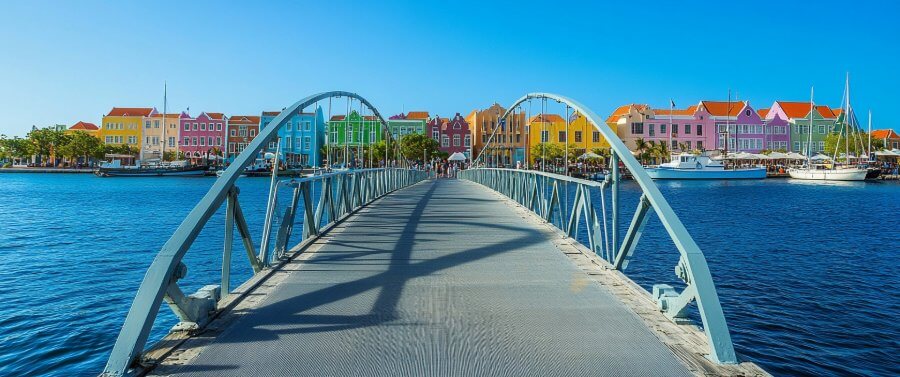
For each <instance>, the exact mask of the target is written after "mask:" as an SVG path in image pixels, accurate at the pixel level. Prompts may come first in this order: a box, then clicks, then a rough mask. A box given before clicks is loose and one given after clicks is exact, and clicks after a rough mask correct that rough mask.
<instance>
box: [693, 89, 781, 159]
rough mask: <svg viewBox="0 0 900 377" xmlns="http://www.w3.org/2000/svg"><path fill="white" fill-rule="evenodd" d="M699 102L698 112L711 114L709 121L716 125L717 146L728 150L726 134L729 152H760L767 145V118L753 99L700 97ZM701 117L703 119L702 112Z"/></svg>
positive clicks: (716, 147)
mask: <svg viewBox="0 0 900 377" xmlns="http://www.w3.org/2000/svg"><path fill="white" fill-rule="evenodd" d="M698 106H699V107H698V112H699V111H705V112H706V113H707V114H708V117H707V118H708V120H709V122H706V124H709V123H710V122H711V123H712V124H714V126H715V135H716V144H715V149H719V150H725V138H726V137H727V138H728V151H729V153H730V152H747V153H759V152H761V151H762V150H764V149H766V140H767V137H766V127H765V121H764V120H763V119H762V117H760V116H759V113H757V112H756V110H754V109H753V107H751V106H750V103H749V102H746V101H733V102H727V101H700V104H699V105H698ZM698 114H699V113H698ZM699 118H701V120H702V116H699ZM726 126H727V127H728V128H727V129H726ZM698 127H699V126H698ZM783 136H787V135H786V134H785V135H783Z"/></svg>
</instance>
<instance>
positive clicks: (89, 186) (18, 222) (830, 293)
mask: <svg viewBox="0 0 900 377" xmlns="http://www.w3.org/2000/svg"><path fill="white" fill-rule="evenodd" d="M213 181H214V180H213V179H209V178H207V179H204V178H171V179H168V178H167V179H160V178H147V179H141V178H132V179H122V178H120V179H100V178H95V177H92V176H88V175H64V174H59V175H54V174H43V175H37V174H36V175H24V174H22V175H19V174H3V175H0V303H2V304H0V375H17V376H18V375H96V373H98V372H99V371H100V370H101V369H102V368H103V365H104V364H105V362H106V358H107V357H108V353H109V350H110V348H111V347H112V344H113V342H114V341H115V337H116V335H117V333H118V330H119V328H120V326H121V324H122V321H123V319H124V316H125V313H126V312H127V310H128V307H129V305H130V303H131V300H132V299H133V297H134V293H135V290H136V289H137V286H138V285H139V283H140V281H141V279H142V277H143V274H144V272H145V271H146V268H147V266H148V265H149V263H150V261H151V260H152V259H153V257H154V256H155V254H156V252H157V251H158V250H159V248H160V246H162V244H163V243H164V242H165V240H166V239H167V238H168V237H169V236H170V235H171V233H172V231H173V230H174V228H175V227H176V226H177V225H178V224H179V223H180V222H181V220H182V219H184V217H185V215H186V214H187V212H188V211H189V210H190V209H191V208H192V207H193V205H195V204H196V202H197V201H198V200H199V198H200V197H201V196H202V195H203V194H204V193H205V192H206V191H207V190H208V189H209V187H210V185H211V184H212V182H213ZM238 184H239V186H240V187H241V202H242V203H241V205H242V207H243V209H244V212H245V213H247V214H248V215H250V214H258V213H261V212H262V210H263V208H264V207H265V193H266V192H267V190H268V180H267V179H241V180H239V183H238ZM659 185H660V188H661V190H662V191H663V193H664V195H665V196H666V197H667V198H668V200H669V202H670V203H671V204H672V206H673V208H674V209H675V211H676V213H677V214H678V215H679V216H680V218H681V219H682V221H683V222H684V223H685V225H686V226H687V228H688V230H689V231H690V232H691V234H692V235H693V236H694V238H695V240H696V241H697V243H698V244H699V245H700V247H701V249H702V250H703V251H704V253H705V254H706V257H707V259H708V261H709V265H710V268H711V270H712V273H713V276H714V279H715V281H716V284H717V287H718V290H719V296H720V298H721V301H722V305H723V308H724V311H725V315H726V317H727V319H728V323H729V326H730V329H731V334H732V336H733V340H734V343H735V347H736V348H737V351H738V352H739V353H741V354H742V355H744V357H745V358H746V359H749V360H751V361H754V362H757V363H759V364H760V365H761V366H762V367H763V368H765V369H766V370H768V371H769V372H771V373H773V374H775V375H810V376H822V375H861V376H863V375H865V376H873V375H883V376H890V375H900V365H898V361H897V356H898V355H900V323H898V319H900V293H898V292H900V278H898V276H900V260H898V256H900V255H898V254H900V252H898V245H900V244H898V230H900V226H898V225H900V184H898V183H890V182H878V183H847V184H834V185H825V184H798V183H796V182H789V181H787V180H766V181H753V182H660V183H659ZM637 197H638V189H637V187H636V186H634V184H632V183H628V184H625V185H624V188H623V198H624V199H623V208H624V209H625V210H624V213H625V217H624V222H625V223H626V224H627V222H628V220H630V216H631V213H632V212H633V208H634V206H635V203H636V201H637ZM282 205H283V203H282ZM248 220H249V223H250V227H251V231H252V232H253V234H254V236H255V237H256V238H258V236H259V234H260V233H261V228H262V224H261V223H262V219H261V218H260V217H259V216H252V215H251V216H249V219H248ZM223 223H224V219H223V215H222V214H221V211H220V213H219V214H217V215H216V216H214V217H213V218H212V219H211V220H210V223H209V226H208V227H207V230H205V231H204V232H202V233H201V234H200V236H199V237H198V239H197V241H196V242H195V243H194V245H193V247H192V248H191V250H190V251H189V252H188V253H187V255H186V257H185V263H186V264H187V265H188V269H189V272H188V276H187V277H186V278H185V279H184V280H182V281H181V282H180V284H181V285H182V286H183V287H184V290H185V291H187V292H193V291H194V290H196V289H197V288H198V287H200V286H202V285H205V284H211V283H216V282H217V281H218V279H219V273H220V271H219V269H220V266H221V250H222V233H221V229H222V227H223ZM623 233H624V229H623ZM240 247H241V246H240V245H237V246H236V248H235V256H234V258H233V260H234V262H233V265H234V269H235V270H234V272H233V277H232V286H237V285H238V284H239V283H240V282H242V281H244V280H245V279H246V278H247V277H249V276H250V269H249V266H248V264H247V263H246V261H244V260H243V258H242V256H243V253H242V249H241V248H240ZM677 260H678V255H677V252H676V251H675V250H674V247H673V246H672V242H671V241H670V240H669V238H668V236H667V235H666V234H665V233H664V231H663V228H662V226H661V225H660V224H659V222H658V220H656V218H655V216H652V217H651V220H650V222H649V223H648V225H647V233H646V234H645V236H644V237H643V238H642V239H641V241H640V243H639V244H638V248H637V251H636V253H635V256H634V258H633V259H632V263H631V264H630V266H629V269H628V271H627V273H628V275H629V276H631V277H632V278H633V279H635V280H636V281H637V282H638V283H640V284H641V285H643V286H644V287H650V286H652V284H655V283H678V280H677V278H676V277H675V275H674V272H673V270H674V266H675V264H676V263H677ZM598 320H602V319H598ZM175 322H176V320H175V317H174V316H173V315H172V314H171V311H170V310H169V309H168V308H167V307H165V306H163V307H162V308H161V310H160V315H159V317H158V320H157V324H156V326H155V327H154V329H153V333H152V337H151V338H152V340H155V339H159V338H160V337H161V336H163V335H164V334H165V333H166V331H167V330H168V328H170V327H171V326H172V325H173V324H174V323H175Z"/></svg>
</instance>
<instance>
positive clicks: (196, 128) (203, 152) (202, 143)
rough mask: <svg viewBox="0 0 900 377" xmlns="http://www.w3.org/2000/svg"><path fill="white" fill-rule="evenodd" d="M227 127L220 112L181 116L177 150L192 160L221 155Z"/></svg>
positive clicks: (225, 120)
mask: <svg viewBox="0 0 900 377" xmlns="http://www.w3.org/2000/svg"><path fill="white" fill-rule="evenodd" d="M184 115H187V114H184ZM227 129H228V121H227V119H226V118H225V114H222V113H207V112H203V113H200V115H198V116H197V117H196V118H191V117H190V116H189V115H187V116H182V118H181V135H180V137H181V145H179V151H181V152H182V153H183V154H184V156H185V158H186V159H190V160H192V161H194V162H198V161H201V162H203V161H205V159H206V158H210V159H213V158H214V156H221V155H222V152H223V151H224V150H225V132H226V131H225V130H227Z"/></svg>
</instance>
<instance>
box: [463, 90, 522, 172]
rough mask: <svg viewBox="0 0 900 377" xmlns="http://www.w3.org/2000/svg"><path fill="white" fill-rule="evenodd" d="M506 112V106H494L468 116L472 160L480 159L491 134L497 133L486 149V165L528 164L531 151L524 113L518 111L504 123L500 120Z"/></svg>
mask: <svg viewBox="0 0 900 377" xmlns="http://www.w3.org/2000/svg"><path fill="white" fill-rule="evenodd" d="M505 112H506V109H504V108H503V106H500V105H499V104H497V103H494V104H493V105H491V106H490V107H488V108H486V109H482V110H472V112H471V113H469V115H467V116H466V119H465V120H466V122H467V123H468V124H469V129H470V130H471V135H472V154H473V156H472V158H473V159H476V158H479V157H478V154H479V153H481V151H482V150H483V149H484V146H485V145H487V143H488V140H489V138H490V137H491V134H494V138H493V140H492V142H491V144H490V145H489V148H488V149H486V150H485V153H488V155H487V156H485V158H484V162H486V163H487V164H489V165H502V166H515V165H516V163H517V162H520V163H525V158H526V155H525V154H526V151H527V149H528V143H527V141H526V135H527V133H528V131H527V130H526V129H525V124H526V122H527V120H526V119H525V113H524V112H521V111H516V112H514V113H512V114H510V115H509V116H508V117H507V118H506V119H505V120H504V121H503V122H501V121H500V118H501V117H502V116H503V113H505ZM495 131H496V132H495Z"/></svg>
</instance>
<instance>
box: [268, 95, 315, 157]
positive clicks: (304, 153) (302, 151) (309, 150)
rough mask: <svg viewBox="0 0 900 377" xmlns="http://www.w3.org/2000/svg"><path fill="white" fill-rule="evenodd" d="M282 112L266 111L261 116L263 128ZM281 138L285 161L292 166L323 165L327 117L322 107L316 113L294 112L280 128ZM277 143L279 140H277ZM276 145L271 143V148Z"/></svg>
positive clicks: (279, 134)
mask: <svg viewBox="0 0 900 377" xmlns="http://www.w3.org/2000/svg"><path fill="white" fill-rule="evenodd" d="M280 113H281V112H279V111H264V112H263V113H262V116H261V117H260V118H259V119H260V122H261V124H262V125H263V128H265V127H267V126H268V125H269V124H270V123H271V122H272V120H273V119H275V117H277V116H278V114H280ZM278 137H279V138H281V152H282V154H283V156H282V157H281V158H283V161H285V163H287V165H288V166H290V167H301V166H302V167H310V166H312V167H319V166H320V165H322V157H323V156H322V146H323V145H325V117H324V115H323V114H322V108H321V107H318V108H316V112H315V113H299V114H294V115H293V116H291V118H290V119H288V121H287V123H285V124H284V126H283V127H281V129H280V130H278ZM275 145H277V141H276V142H275ZM275 145H272V143H270V147H271V149H274V148H275Z"/></svg>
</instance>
